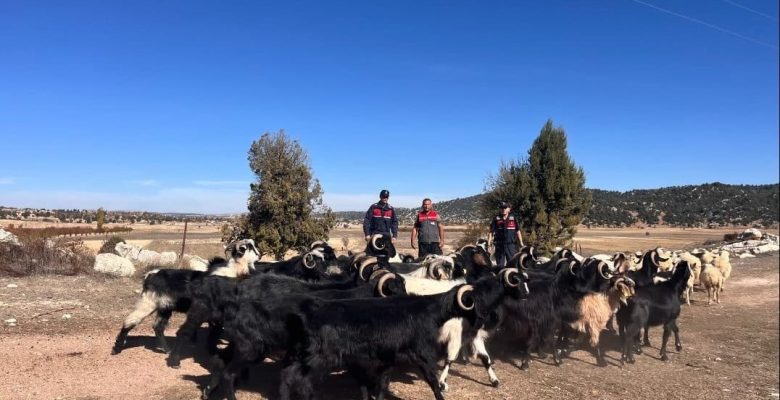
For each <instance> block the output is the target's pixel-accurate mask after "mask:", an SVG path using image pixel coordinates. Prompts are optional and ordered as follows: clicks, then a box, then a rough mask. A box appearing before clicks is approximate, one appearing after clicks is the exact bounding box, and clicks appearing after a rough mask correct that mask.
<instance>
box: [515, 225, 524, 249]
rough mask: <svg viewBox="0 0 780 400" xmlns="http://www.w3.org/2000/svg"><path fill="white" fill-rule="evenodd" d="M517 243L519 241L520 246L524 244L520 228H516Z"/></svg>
mask: <svg viewBox="0 0 780 400" xmlns="http://www.w3.org/2000/svg"><path fill="white" fill-rule="evenodd" d="M517 243H520V247H523V246H525V245H524V244H523V234H522V233H520V229H518V230H517Z"/></svg>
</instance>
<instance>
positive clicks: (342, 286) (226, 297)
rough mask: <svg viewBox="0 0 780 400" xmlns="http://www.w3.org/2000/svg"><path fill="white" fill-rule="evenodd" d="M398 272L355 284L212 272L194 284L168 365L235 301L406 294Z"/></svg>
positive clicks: (211, 345)
mask: <svg viewBox="0 0 780 400" xmlns="http://www.w3.org/2000/svg"><path fill="white" fill-rule="evenodd" d="M393 278H396V276H395V275H392V276H390V275H388V276H384V277H380V275H378V274H376V273H375V274H374V275H373V276H372V277H370V278H369V279H367V280H369V282H370V283H369V284H365V283H364V284H360V285H357V286H356V283H355V282H349V281H344V282H307V281H302V280H299V279H296V278H293V277H289V276H284V275H276V274H261V275H253V276H251V277H250V278H247V279H244V280H243V281H238V280H235V279H229V278H223V277H218V276H209V277H205V278H203V279H202V280H201V281H199V282H197V283H195V284H193V285H192V288H191V292H192V305H191V306H190V309H189V311H188V312H187V319H186V320H185V322H184V324H182V326H181V328H179V330H178V331H177V332H176V338H177V340H176V344H175V345H174V348H173V350H172V351H171V354H170V355H169V356H168V360H167V363H168V366H170V367H172V368H178V367H179V365H180V359H181V348H182V345H183V344H184V341H185V340H184V339H185V338H187V337H189V336H191V335H192V334H193V333H194V332H195V331H196V330H197V329H198V327H200V326H201V325H202V324H203V323H204V322H209V323H210V324H211V325H212V326H213V327H214V326H216V327H221V325H222V322H223V320H224V312H225V308H226V307H229V306H231V305H235V303H240V302H251V301H262V302H276V301H279V299H280V298H282V297H283V296H286V295H289V294H311V295H314V296H317V297H321V298H326V299H343V298H360V297H370V296H382V297H384V296H387V295H398V294H406V289H405V286H404V283H403V278H401V277H397V278H398V279H393ZM220 331H221V329H219V328H216V329H215V328H212V329H211V331H210V333H209V341H208V349H209V351H210V352H212V353H213V352H214V351H215V350H216V341H217V339H218V338H219V333H220Z"/></svg>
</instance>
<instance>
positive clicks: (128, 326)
mask: <svg viewBox="0 0 780 400" xmlns="http://www.w3.org/2000/svg"><path fill="white" fill-rule="evenodd" d="M226 253H230V257H229V260H228V261H225V260H224V259H222V258H214V259H212V261H211V262H210V263H209V268H208V271H207V272H202V271H192V270H183V269H154V270H152V271H149V272H148V273H147V274H146V275H145V276H144V282H143V290H142V292H141V298H140V299H138V302H137V303H136V305H135V308H134V309H133V311H132V312H131V313H130V314H129V315H128V316H127V317H126V318H125V320H124V322H123V324H122V328H121V329H120V331H119V334H118V335H117V337H116V341H115V343H114V347H113V349H112V350H111V354H119V353H120V352H121V351H122V349H123V347H124V345H125V342H126V341H127V334H128V333H129V332H130V330H132V329H133V328H135V327H136V326H137V325H138V324H139V323H141V321H143V320H144V319H145V318H146V317H148V316H149V315H151V314H152V313H154V312H156V313H157V318H156V320H155V323H154V333H155V335H156V336H157V340H158V343H159V346H160V348H161V349H162V350H163V351H165V352H166V353H167V352H169V351H170V347H169V346H168V344H167V342H166V341H165V327H166V326H167V325H168V319H170V317H171V314H172V313H173V312H174V311H176V312H186V311H187V310H188V309H189V307H190V303H191V299H190V290H189V289H190V288H189V286H190V284H191V283H192V282H193V281H197V280H199V279H203V277H204V276H207V275H218V276H226V277H233V278H236V277H243V276H247V275H249V274H250V272H251V270H252V269H253V268H254V263H255V261H257V259H258V258H259V256H260V255H259V253H258V252H257V248H256V247H255V242H254V241H253V240H252V239H244V240H239V241H237V242H234V243H232V244H231V245H229V246H227V247H226Z"/></svg>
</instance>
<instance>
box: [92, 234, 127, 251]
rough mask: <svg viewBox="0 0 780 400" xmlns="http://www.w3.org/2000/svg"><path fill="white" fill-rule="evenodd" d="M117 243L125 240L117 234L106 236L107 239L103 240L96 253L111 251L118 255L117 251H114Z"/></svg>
mask: <svg viewBox="0 0 780 400" xmlns="http://www.w3.org/2000/svg"><path fill="white" fill-rule="evenodd" d="M117 243H125V240H124V239H122V238H121V237H119V236H111V237H110V238H108V240H106V241H105V242H103V245H102V246H100V250H98V254H102V253H111V254H116V255H119V253H117V252H116V245H117Z"/></svg>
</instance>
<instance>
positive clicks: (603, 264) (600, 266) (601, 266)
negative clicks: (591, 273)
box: [596, 261, 612, 280]
mask: <svg viewBox="0 0 780 400" xmlns="http://www.w3.org/2000/svg"><path fill="white" fill-rule="evenodd" d="M596 268H598V270H599V275H601V277H602V278H604V279H607V280H609V279H612V272H609V265H608V264H607V263H606V262H604V261H599V262H598V264H596ZM605 269H606V270H607V271H608V272H607V273H606V274H604V270H605Z"/></svg>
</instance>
